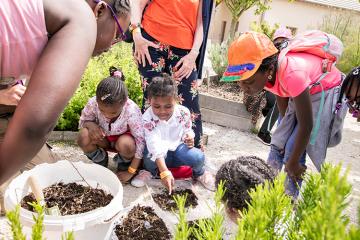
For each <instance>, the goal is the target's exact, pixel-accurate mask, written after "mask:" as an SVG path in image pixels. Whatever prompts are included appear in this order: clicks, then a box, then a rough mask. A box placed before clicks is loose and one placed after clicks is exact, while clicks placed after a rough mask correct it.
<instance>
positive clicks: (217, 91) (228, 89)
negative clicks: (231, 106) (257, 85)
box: [199, 81, 243, 102]
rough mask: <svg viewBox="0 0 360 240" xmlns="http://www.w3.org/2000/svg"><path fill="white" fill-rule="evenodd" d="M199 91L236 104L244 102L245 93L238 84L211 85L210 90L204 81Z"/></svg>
mask: <svg viewBox="0 0 360 240" xmlns="http://www.w3.org/2000/svg"><path fill="white" fill-rule="evenodd" d="M199 91H200V92H201V93H204V94H208V95H211V96H214V97H220V98H224V99H227V100H231V101H235V102H243V101H242V100H243V92H242V91H241V88H240V86H239V85H238V84H236V83H219V84H210V87H209V88H208V87H207V85H206V84H205V81H204V82H203V84H202V85H201V86H200V87H199Z"/></svg>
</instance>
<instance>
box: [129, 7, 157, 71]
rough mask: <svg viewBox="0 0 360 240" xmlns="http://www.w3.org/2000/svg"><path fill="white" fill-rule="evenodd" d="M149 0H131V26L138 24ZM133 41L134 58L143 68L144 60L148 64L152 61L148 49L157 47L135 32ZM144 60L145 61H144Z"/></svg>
mask: <svg viewBox="0 0 360 240" xmlns="http://www.w3.org/2000/svg"><path fill="white" fill-rule="evenodd" d="M148 2H149V0H131V1H130V7H131V18H130V22H131V23H132V24H140V23H141V19H142V13H143V11H144V9H145V7H146V5H147V4H148ZM133 39H134V44H135V52H134V57H135V59H136V60H137V62H138V63H139V64H142V65H143V67H145V66H146V60H147V61H148V62H149V64H152V60H151V57H150V53H149V47H154V48H158V45H156V44H155V43H153V42H151V41H148V40H146V39H145V38H144V37H143V36H142V34H141V32H137V31H135V32H134V33H133ZM145 59H146V60H145Z"/></svg>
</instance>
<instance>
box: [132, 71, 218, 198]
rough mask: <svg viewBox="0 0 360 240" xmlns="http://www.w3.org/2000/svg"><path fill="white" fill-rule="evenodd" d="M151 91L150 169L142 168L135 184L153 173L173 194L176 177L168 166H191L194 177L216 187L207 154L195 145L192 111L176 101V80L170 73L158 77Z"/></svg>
mask: <svg viewBox="0 0 360 240" xmlns="http://www.w3.org/2000/svg"><path fill="white" fill-rule="evenodd" d="M148 94H149V100H150V105H151V107H150V108H148V109H147V110H146V112H145V113H144V115H143V122H144V131H145V140H146V148H145V151H144V167H145V169H146V170H147V171H140V173H139V175H138V176H137V177H136V178H135V179H134V180H133V181H132V184H133V185H134V186H142V185H144V182H145V181H146V180H147V179H149V178H151V175H153V176H160V178H161V181H162V183H163V185H164V186H165V187H166V188H167V189H168V190H169V192H170V193H171V191H172V189H173V187H174V177H173V176H172V173H171V171H169V170H168V168H176V167H180V166H190V167H191V168H192V172H193V178H194V179H196V180H197V181H199V182H200V183H202V184H203V185H204V187H206V188H207V189H209V190H214V182H215V180H214V177H213V176H212V175H211V174H210V173H209V172H207V171H205V168H204V160H205V156H204V153H203V152H202V151H201V150H200V149H198V148H194V136H195V134H194V132H193V130H192V128H191V127H192V120H191V114H190V111H189V109H187V108H186V107H184V106H181V105H179V104H177V103H176V100H177V86H176V83H175V81H174V80H173V79H171V78H170V77H169V76H168V75H166V74H164V76H163V77H155V78H153V80H152V82H151V83H150V85H149V86H148ZM148 171H149V172H148Z"/></svg>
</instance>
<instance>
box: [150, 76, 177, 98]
mask: <svg viewBox="0 0 360 240" xmlns="http://www.w3.org/2000/svg"><path fill="white" fill-rule="evenodd" d="M147 91H148V95H149V98H152V97H174V98H177V96H178V88H177V84H176V82H175V80H174V79H173V78H172V77H171V76H170V75H169V74H166V73H163V74H162V75H161V76H160V77H154V78H153V79H152V81H151V83H150V84H149V86H148V88H147Z"/></svg>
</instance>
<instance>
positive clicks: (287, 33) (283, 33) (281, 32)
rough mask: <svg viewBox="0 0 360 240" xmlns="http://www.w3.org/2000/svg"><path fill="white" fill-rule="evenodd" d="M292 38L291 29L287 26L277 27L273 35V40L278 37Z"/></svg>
mask: <svg viewBox="0 0 360 240" xmlns="http://www.w3.org/2000/svg"><path fill="white" fill-rule="evenodd" d="M280 37H282V38H292V37H293V35H292V33H291V30H290V29H288V28H286V27H283V26H282V27H279V28H278V29H276V31H275V33H274V36H273V40H275V39H277V38H280Z"/></svg>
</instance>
